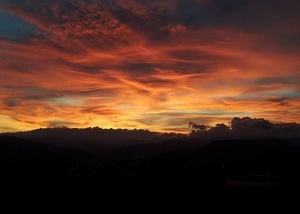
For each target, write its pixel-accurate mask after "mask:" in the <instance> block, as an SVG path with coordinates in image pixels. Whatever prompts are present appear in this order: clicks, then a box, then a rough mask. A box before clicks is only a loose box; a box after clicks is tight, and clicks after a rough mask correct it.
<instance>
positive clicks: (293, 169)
mask: <svg viewBox="0 0 300 214" xmlns="http://www.w3.org/2000/svg"><path fill="white" fill-rule="evenodd" d="M7 140H10V141H11V142H14V143H11V144H9V146H7V145H6V144H5V143H4V144H1V146H2V147H1V161H0V170H1V178H0V180H1V193H2V196H5V197H6V198H11V199H13V198H14V197H21V198H24V199H26V198H28V197H29V196H32V195H33V196H35V197H37V198H39V199H41V198H43V197H45V195H47V196H48V197H49V196H50V195H54V197H55V199H57V198H61V200H69V199H71V200H76V199H80V200H82V199H86V198H92V199H93V200H98V202H99V203H100V201H101V200H103V199H105V200H109V201H110V202H112V201H114V200H116V201H129V202H130V203H137V202H141V201H142V202H147V203H151V201H152V202H153V203H154V202H155V201H156V202H157V200H158V201H161V202H163V201H164V200H173V201H174V203H175V204H176V203H180V202H183V201H185V202H187V201H188V202H191V201H198V202H197V203H200V202H201V200H202V199H201V198H203V197H204V198H209V197H212V198H211V199H212V200H216V198H221V199H222V200H228V201H230V200H242V201H243V200H245V201H248V202H249V199H246V198H251V200H250V201H253V200H260V201H265V200H267V199H270V198H273V199H278V198H279V197H280V198H281V197H283V196H286V195H292V194H294V193H296V194H298V191H299V189H300V188H299V187H300V185H299V184H300V173H299V169H300V158H299V157H300V156H299V152H298V150H297V149H296V148H293V147H290V146H289V144H288V143H286V142H285V141H281V140H268V141H245V142H244V141H230V142H227V141H219V142H213V143H211V144H209V145H208V146H206V147H204V148H201V149H196V150H190V151H169V152H165V153H162V154H157V155H153V156H151V157H141V158H136V159H116V158H114V159H103V158H102V157H100V156H98V155H91V154H89V153H85V152H83V151H78V150H66V149H57V148H54V147H49V146H46V147H47V148H46V149H45V147H44V146H42V147H39V146H37V145H36V144H35V143H32V142H27V141H24V142H25V143H24V142H23V140H22V144H21V145H20V142H19V140H20V139H17V140H16V139H13V140H12V139H5V140H4V142H7ZM241 143H244V144H242V145H243V146H240V145H241ZM12 145H13V146H12ZM28 145H29V146H28ZM38 145H39V144H38ZM28 154H29V155H28ZM47 200H48V199H47Z"/></svg>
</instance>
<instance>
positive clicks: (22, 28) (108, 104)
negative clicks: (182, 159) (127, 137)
mask: <svg viewBox="0 0 300 214" xmlns="http://www.w3.org/2000/svg"><path fill="white" fill-rule="evenodd" d="M299 11H300V1H299V0H226V1H225V0H72V1H67V0H59V1H58V0H37V1H33V0H0V132H7V131H20V130H31V129H36V128H40V127H62V126H65V127H79V128H83V127H91V126H92V127H93V126H99V127H102V128H128V129H134V128H141V129H149V130H153V131H168V132H169V131H175V132H188V131H189V129H188V123H189V122H190V121H194V122H195V123H198V124H209V125H214V124H216V123H226V124H227V122H229V121H230V120H231V119H232V118H233V117H236V116H237V117H245V116H249V117H253V118H254V117H256V118H266V119H268V120H271V121H275V122H279V121H282V122H300V12H299Z"/></svg>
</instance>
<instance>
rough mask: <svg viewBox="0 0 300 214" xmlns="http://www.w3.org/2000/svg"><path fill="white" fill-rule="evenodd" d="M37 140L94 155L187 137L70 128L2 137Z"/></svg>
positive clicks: (124, 130) (39, 130)
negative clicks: (93, 153)
mask: <svg viewBox="0 0 300 214" xmlns="http://www.w3.org/2000/svg"><path fill="white" fill-rule="evenodd" d="M5 135H11V136H15V137H19V138H24V139H28V140H31V141H37V142H41V143H46V144H50V145H54V146H57V147H64V148H71V149H74V148H80V149H83V150H86V151H90V152H98V153H102V152H105V151H108V150H114V149H118V148H121V147H124V146H133V145H145V144H154V143H160V142H162V141H165V140H170V139H176V138H181V137H183V136H185V135H182V134H175V133H159V132H151V131H148V130H137V129H136V130H127V129H101V128H97V127H96V128H85V129H75V128H74V129H69V128H46V129H37V130H33V131H27V132H17V133H9V134H1V135H0V136H5Z"/></svg>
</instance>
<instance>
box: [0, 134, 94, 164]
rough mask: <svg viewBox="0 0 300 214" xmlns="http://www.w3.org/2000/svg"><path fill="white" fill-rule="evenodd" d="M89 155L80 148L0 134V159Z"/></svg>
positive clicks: (42, 158)
mask: <svg viewBox="0 0 300 214" xmlns="http://www.w3.org/2000/svg"><path fill="white" fill-rule="evenodd" d="M89 156H90V154H88V153H86V152H83V151H81V150H79V149H77V150H70V149H63V148H58V147H55V146H52V145H48V144H44V143H39V142H35V141H31V140H27V139H22V138H17V137H14V136H0V160H15V161H16V160H19V161H67V160H82V159H85V158H87V157H89Z"/></svg>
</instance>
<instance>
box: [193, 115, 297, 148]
mask: <svg viewBox="0 0 300 214" xmlns="http://www.w3.org/2000/svg"><path fill="white" fill-rule="evenodd" d="M299 131H300V124H297V123H282V122H271V121H269V120H266V119H264V118H250V117H243V118H239V117H235V118H233V119H232V120H231V122H230V125H225V124H216V125H215V126H213V127H211V128H210V129H209V130H206V131H193V132H191V133H190V136H191V137H197V138H199V139H202V140H203V141H204V142H207V143H208V142H210V141H211V140H223V139H269V138H278V139H287V140H289V141H290V142H291V143H299V142H300V141H299V140H300V134H299V133H300V132H299Z"/></svg>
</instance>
